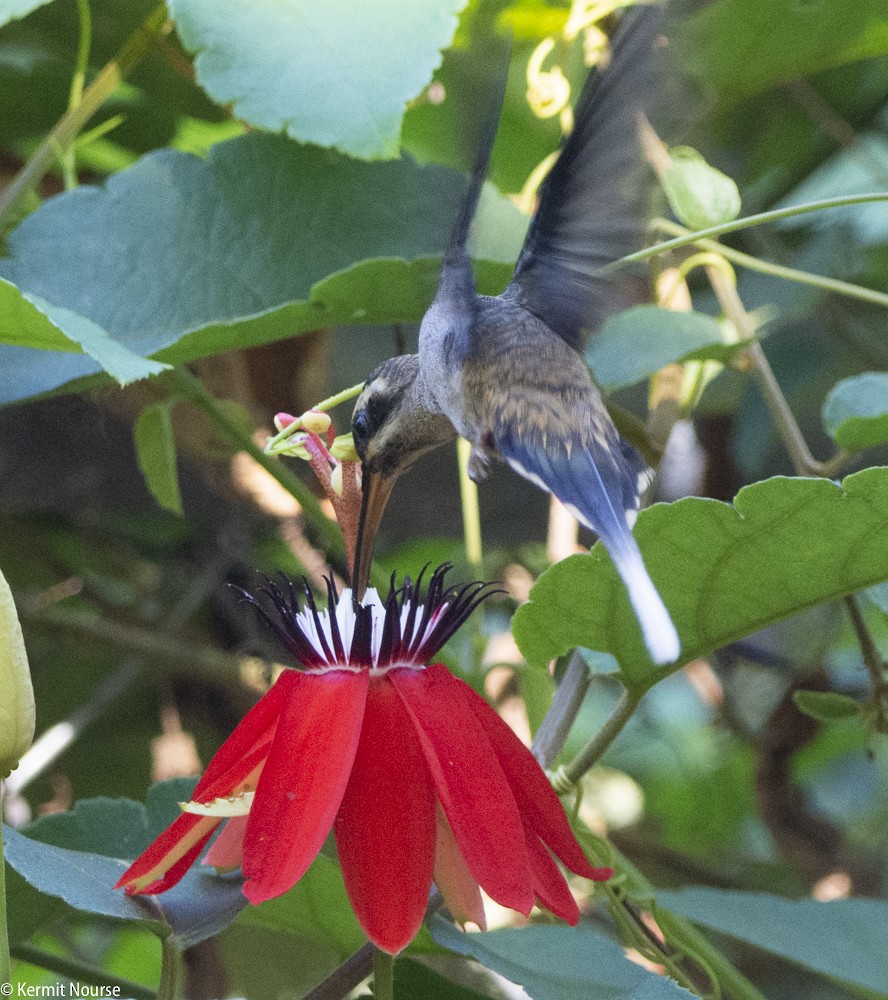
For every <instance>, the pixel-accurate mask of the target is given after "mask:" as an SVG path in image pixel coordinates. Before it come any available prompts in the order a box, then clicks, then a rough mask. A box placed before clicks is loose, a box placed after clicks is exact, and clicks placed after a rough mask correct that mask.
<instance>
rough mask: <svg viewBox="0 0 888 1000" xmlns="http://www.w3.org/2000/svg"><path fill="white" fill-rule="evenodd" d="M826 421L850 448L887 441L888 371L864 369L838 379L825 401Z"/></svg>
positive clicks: (829, 429)
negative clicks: (858, 372) (887, 372)
mask: <svg viewBox="0 0 888 1000" xmlns="http://www.w3.org/2000/svg"><path fill="white" fill-rule="evenodd" d="M823 423H824V426H825V427H826V430H827V432H828V433H829V435H830V437H832V438H833V440H834V441H835V442H836V444H838V445H839V446H840V447H842V448H847V449H848V451H857V450H859V449H860V448H871V447H872V446H873V445H876V444H882V443H883V442H885V441H888V374H886V373H885V372H864V374H863V375H855V376H854V377H853V378H846V379H843V380H842V381H841V382H839V384H838V385H837V386H835V387H834V388H833V390H832V391H831V392H830V394H829V395H828V396H827V397H826V400H825V402H824V404H823Z"/></svg>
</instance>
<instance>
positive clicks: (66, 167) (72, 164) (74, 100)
mask: <svg viewBox="0 0 888 1000" xmlns="http://www.w3.org/2000/svg"><path fill="white" fill-rule="evenodd" d="M77 16H78V18H79V22H80V35H79V38H78V41H77V58H76V60H75V62H74V73H73V75H72V76H71V90H70V92H69V94H68V110H69V111H71V110H72V109H73V108H76V107H77V106H78V105H79V104H80V102H81V101H82V100H83V88H84V85H85V84H86V72H87V70H88V69H89V50H90V46H91V44H92V13H91V12H90V9H89V0H77ZM60 160H61V165H62V174H63V177H64V181H65V190H66V191H70V190H72V189H73V188H76V187H77V152H76V147H75V144H74V141H73V139H72V141H71V143H70V144H69V145H68V147H67V148H66V149H65V150H64V151H63V152H62V155H61V157H60Z"/></svg>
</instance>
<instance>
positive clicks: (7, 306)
mask: <svg viewBox="0 0 888 1000" xmlns="http://www.w3.org/2000/svg"><path fill="white" fill-rule="evenodd" d="M0 343H5V344H11V345H14V346H19V347H28V348H38V349H40V350H49V351H64V352H68V351H73V352H76V351H78V350H80V351H82V352H83V353H84V354H87V355H89V356H90V357H91V358H92V359H93V360H94V361H97V362H98V363H99V365H100V366H101V367H102V368H104V370H105V371H106V372H107V373H108V374H109V375H110V376H111V377H112V378H114V379H116V380H117V382H119V383H120V384H121V385H128V384H129V383H130V382H135V381H136V380H137V379H140V378H146V377H147V376H149V375H157V374H159V373H160V372H162V371H163V370H164V369H165V368H166V367H167V365H164V364H161V363H159V362H157V361H149V360H147V359H146V358H143V357H141V356H140V355H139V354H137V353H135V352H134V351H131V350H130V349H129V348H128V347H126V346H125V345H124V344H121V343H119V342H118V341H116V340H114V339H112V338H111V337H109V336H108V334H107V333H106V332H105V331H104V330H103V329H102V328H101V327H100V326H98V325H97V324H96V323H93V322H92V320H89V319H86V317H84V316H78V315H77V313H75V312H72V311H71V310H70V309H63V308H61V307H59V306H53V305H50V304H49V303H48V302H45V301H44V300H42V299H41V298H40V297H39V296H36V295H28V294H27V293H25V292H22V291H21V290H20V289H18V288H16V286H15V285H13V284H11V283H10V282H8V281H4V280H3V279H2V278H0Z"/></svg>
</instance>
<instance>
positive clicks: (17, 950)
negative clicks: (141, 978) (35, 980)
mask: <svg viewBox="0 0 888 1000" xmlns="http://www.w3.org/2000/svg"><path fill="white" fill-rule="evenodd" d="M11 954H12V957H13V958H15V959H17V960H18V961H19V962H27V963H28V965H33V966H35V967H36V968H38V969H46V970H47V972H54V973H55V974H56V975H57V976H59V978H65V979H72V980H74V981H75V982H78V983H86V984H88V985H90V986H102V987H105V988H106V994H105V995H107V996H114V995H117V996H122V997H130V998H131V1000H155V997H156V996H157V994H156V993H155V991H154V990H153V989H151V988H150V987H148V986H144V985H143V984H142V983H134V982H133V981H132V980H131V979H123V978H122V977H120V976H112V975H109V974H108V973H107V972H105V971H104V970H102V969H96V968H95V967H94V966H92V965H87V964H86V963H85V962H80V961H77V959H73V958H68V957H67V956H64V955H53V954H52V953H51V952H48V951H44V950H43V949H42V948H35V947H34V946H33V945H29V944H20V945H17V946H16V947H14V948H12V950H11ZM115 988H116V990H117V994H114V993H112V992H107V991H108V990H114V989H115Z"/></svg>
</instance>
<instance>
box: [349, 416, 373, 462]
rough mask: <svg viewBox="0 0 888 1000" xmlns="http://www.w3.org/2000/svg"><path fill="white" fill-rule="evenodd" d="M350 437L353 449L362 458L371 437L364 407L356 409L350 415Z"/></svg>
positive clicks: (368, 420)
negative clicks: (356, 410)
mask: <svg viewBox="0 0 888 1000" xmlns="http://www.w3.org/2000/svg"><path fill="white" fill-rule="evenodd" d="M352 437H353V438H354V442H355V449H356V450H357V452H358V454H359V455H360V456H361V458H363V457H364V453H365V451H366V450H367V445H368V444H369V442H370V437H371V429H370V417H369V415H368V413H367V410H366V409H361V410H358V412H357V413H355V414H354V416H353V417H352Z"/></svg>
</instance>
